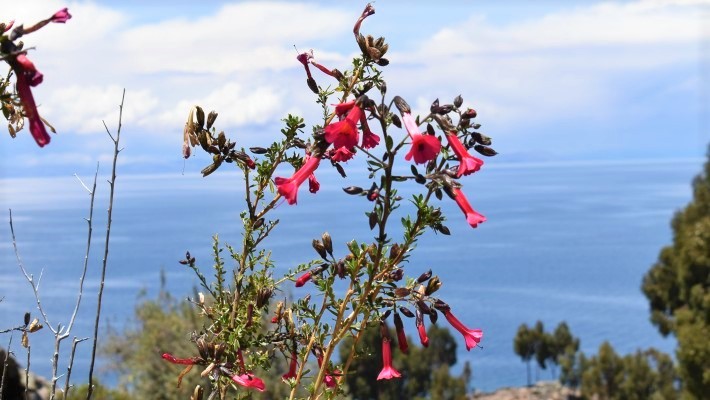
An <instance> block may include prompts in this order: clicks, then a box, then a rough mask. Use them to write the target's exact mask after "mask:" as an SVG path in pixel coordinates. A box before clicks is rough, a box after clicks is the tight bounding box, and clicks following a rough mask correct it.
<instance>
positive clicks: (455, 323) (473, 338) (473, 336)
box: [444, 309, 483, 350]
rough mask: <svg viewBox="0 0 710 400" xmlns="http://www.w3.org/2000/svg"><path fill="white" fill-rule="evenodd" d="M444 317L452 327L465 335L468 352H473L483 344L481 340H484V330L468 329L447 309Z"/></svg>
mask: <svg viewBox="0 0 710 400" xmlns="http://www.w3.org/2000/svg"><path fill="white" fill-rule="evenodd" d="M444 316H445V317H446V320H447V321H449V323H450V324H451V326H452V327H454V329H456V330H457V331H459V332H460V333H461V334H462V335H463V337H464V339H465V340H466V350H471V349H472V348H474V347H476V346H477V345H478V343H480V342H481V339H482V338H483V331H482V330H480V329H469V328H467V327H466V326H465V325H464V324H462V323H461V321H459V320H458V318H456V317H455V316H454V314H452V313H451V310H448V309H447V310H446V311H444Z"/></svg>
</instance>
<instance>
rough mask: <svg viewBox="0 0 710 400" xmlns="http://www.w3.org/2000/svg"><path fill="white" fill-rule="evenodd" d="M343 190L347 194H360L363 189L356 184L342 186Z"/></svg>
mask: <svg viewBox="0 0 710 400" xmlns="http://www.w3.org/2000/svg"><path fill="white" fill-rule="evenodd" d="M343 191H344V192H345V193H347V194H360V193H362V192H364V191H365V189H363V188H361V187H358V186H348V187H344V188H343Z"/></svg>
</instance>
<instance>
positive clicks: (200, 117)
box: [195, 106, 205, 130]
mask: <svg viewBox="0 0 710 400" xmlns="http://www.w3.org/2000/svg"><path fill="white" fill-rule="evenodd" d="M195 117H197V126H198V128H199V129H198V130H202V128H203V127H204V126H205V112H204V111H203V110H202V107H200V106H195Z"/></svg>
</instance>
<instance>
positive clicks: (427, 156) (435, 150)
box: [402, 113, 441, 164]
mask: <svg viewBox="0 0 710 400" xmlns="http://www.w3.org/2000/svg"><path fill="white" fill-rule="evenodd" d="M402 122H404V127H405V128H406V129H407V133H409V137H411V138H412V148H411V149H409V153H407V154H406V155H405V156H404V159H405V160H407V161H409V160H411V159H412V158H414V162H415V163H417V164H424V163H426V162H429V161H431V160H433V159H435V158H436V156H437V154H439V151H440V150H441V142H439V140H438V139H437V138H436V136H432V135H422V133H421V132H419V127H418V126H417V122H416V121H415V120H414V117H412V114H410V113H402Z"/></svg>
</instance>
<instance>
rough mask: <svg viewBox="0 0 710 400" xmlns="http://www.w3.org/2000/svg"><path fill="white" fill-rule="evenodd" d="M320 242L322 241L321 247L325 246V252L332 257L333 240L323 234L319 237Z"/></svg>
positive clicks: (328, 234) (326, 234)
mask: <svg viewBox="0 0 710 400" xmlns="http://www.w3.org/2000/svg"><path fill="white" fill-rule="evenodd" d="M321 240H323V246H325V251H327V252H328V254H330V255H331V256H332V255H333V239H332V238H331V237H330V233H328V232H323V234H322V235H321Z"/></svg>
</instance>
